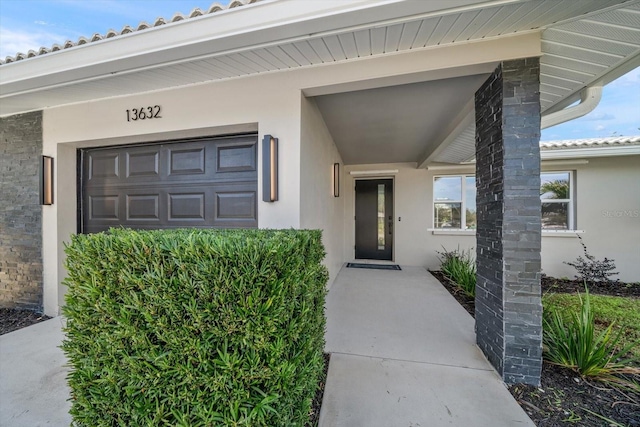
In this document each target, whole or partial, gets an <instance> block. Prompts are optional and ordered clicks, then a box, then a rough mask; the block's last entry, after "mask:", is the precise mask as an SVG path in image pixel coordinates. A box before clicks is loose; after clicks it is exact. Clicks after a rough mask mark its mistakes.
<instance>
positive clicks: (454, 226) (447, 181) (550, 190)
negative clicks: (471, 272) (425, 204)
mask: <svg viewBox="0 0 640 427" xmlns="http://www.w3.org/2000/svg"><path fill="white" fill-rule="evenodd" d="M540 202H541V204H542V229H543V230H574V229H575V224H574V200H573V174H572V173H571V172H567V171H561V172H542V173H541V174H540ZM433 227H434V228H436V229H447V230H475V229H476V227H477V222H476V179H475V176H473V175H448V176H436V177H434V178H433Z"/></svg>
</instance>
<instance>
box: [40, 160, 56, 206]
mask: <svg viewBox="0 0 640 427" xmlns="http://www.w3.org/2000/svg"><path fill="white" fill-rule="evenodd" d="M40 204H41V205H52V204H53V157H49V156H41V158H40Z"/></svg>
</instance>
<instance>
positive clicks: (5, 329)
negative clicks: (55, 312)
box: [0, 308, 50, 335]
mask: <svg viewBox="0 0 640 427" xmlns="http://www.w3.org/2000/svg"><path fill="white" fill-rule="evenodd" d="M47 319H50V317H49V316H45V315H44V314H40V313H36V312H34V311H29V310H19V309H15V308H0V335H4V334H8V333H9V332H13V331H17V330H18V329H22V328H25V327H27V326H31V325H33V324H34V323H38V322H42V321H44V320H47Z"/></svg>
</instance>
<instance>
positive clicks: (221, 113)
mask: <svg viewBox="0 0 640 427" xmlns="http://www.w3.org/2000/svg"><path fill="white" fill-rule="evenodd" d="M270 78H271V79H274V78H275V79H276V80H278V79H279V80H280V82H276V83H274V84H272V83H273V82H269V79H270ZM282 80H283V79H282V77H280V76H279V75H271V76H267V77H266V78H248V79H237V80H230V81H226V82H221V83H218V84H211V85H196V86H191V87H186V88H180V89H172V90H166V91H161V92H154V93H147V94H144V95H136V96H130V97H123V98H113V99H107V100H103V101H100V102H91V103H84V104H78V105H71V106H67V107H60V108H52V109H47V110H45V111H44V116H43V140H44V142H43V154H45V155H51V156H53V157H54V158H55V162H56V163H55V171H56V172H55V173H56V179H55V204H54V205H52V206H45V207H44V210H43V242H44V246H43V260H44V301H45V312H46V313H47V314H57V312H58V305H59V304H62V301H63V300H62V298H63V295H64V287H63V286H62V285H61V284H60V282H61V280H62V279H63V278H64V275H65V270H64V252H63V249H64V246H63V243H64V242H68V241H69V237H70V235H71V234H74V233H75V232H76V231H77V216H76V206H77V199H76V191H77V179H76V163H77V160H76V149H77V148H80V147H95V146H106V145H120V144H131V143H140V142H151V141H164V140H168V139H181V138H189V137H196V136H215V135H223V134H229V133H238V132H256V131H257V132H258V134H259V138H260V139H261V138H262V136H263V135H264V134H272V135H274V136H276V137H278V138H279V200H278V201H277V202H275V203H264V202H262V201H261V200H262V193H261V190H262V186H261V175H260V173H259V174H258V192H259V196H258V200H260V201H259V207H258V225H259V227H262V228H289V227H294V228H297V227H299V226H300V179H299V177H300V162H299V157H300V90H299V89H296V88H295V87H289V88H287V89H285V90H283V87H282V84H281V83H282ZM153 105H160V106H161V107H162V114H161V115H162V118H159V119H152V120H138V121H135V122H134V121H129V122H128V121H127V120H126V110H127V109H131V108H140V107H143V106H153ZM260 145H261V144H259V149H258V151H259V153H258V157H259V159H258V160H259V164H261V163H260V159H261V155H262V153H261V147H260Z"/></svg>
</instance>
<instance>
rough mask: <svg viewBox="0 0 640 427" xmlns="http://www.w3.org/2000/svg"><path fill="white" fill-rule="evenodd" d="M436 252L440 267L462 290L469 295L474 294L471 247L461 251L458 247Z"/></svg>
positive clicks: (474, 284) (474, 282) (474, 263)
mask: <svg viewBox="0 0 640 427" xmlns="http://www.w3.org/2000/svg"><path fill="white" fill-rule="evenodd" d="M443 249H444V251H443V252H438V255H439V258H440V263H441V264H440V269H441V270H442V272H443V273H444V274H445V275H446V276H447V277H448V278H449V279H451V280H452V281H453V282H455V284H456V285H457V286H458V287H460V288H461V289H462V291H463V292H464V293H465V294H467V295H469V296H470V297H475V295H476V262H475V260H474V259H473V257H472V256H471V249H469V250H468V251H461V250H460V248H458V249H455V250H453V251H447V250H446V249H445V248H444V247H443Z"/></svg>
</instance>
